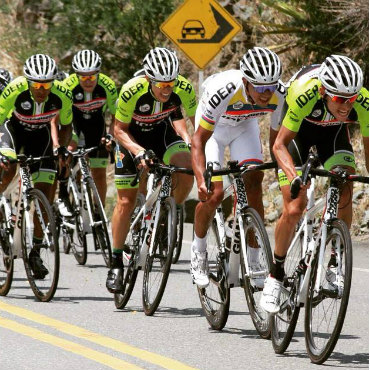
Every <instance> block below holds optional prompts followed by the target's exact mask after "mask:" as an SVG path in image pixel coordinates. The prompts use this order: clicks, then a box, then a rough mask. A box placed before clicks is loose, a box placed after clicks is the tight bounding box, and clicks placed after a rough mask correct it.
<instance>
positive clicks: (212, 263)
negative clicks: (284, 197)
mask: <svg viewBox="0 0 370 370" xmlns="http://www.w3.org/2000/svg"><path fill="white" fill-rule="evenodd" d="M270 168H276V163H275V162H273V163H265V164H261V165H249V166H246V165H243V166H239V165H238V163H237V161H230V162H228V167H227V168H226V169H220V170H213V167H212V162H209V163H208V164H207V169H206V171H205V173H204V178H205V181H206V185H207V189H210V186H211V178H212V176H220V175H228V174H233V175H234V176H233V179H232V183H231V185H229V186H228V187H227V188H226V189H225V191H224V199H226V198H227V197H230V196H232V195H233V194H234V196H235V203H234V204H235V206H234V207H235V209H234V218H233V228H232V230H233V235H232V239H231V246H230V247H228V246H227V245H226V233H225V220H224V216H223V212H222V207H221V205H220V206H219V207H218V208H217V209H216V213H215V216H214V219H213V221H212V225H211V228H210V231H209V233H208V239H207V250H208V261H209V280H210V283H209V285H208V287H207V288H199V287H198V293H199V298H200V302H201V305H202V309H203V312H204V314H205V316H206V319H207V321H208V323H209V325H210V326H211V328H212V329H215V330H222V329H223V327H224V326H225V325H226V322H227V319H228V315H229V306H230V288H234V287H239V286H240V287H243V289H244V293H245V297H246V300H247V304H248V308H249V312H250V315H251V318H252V321H253V324H254V326H255V328H256V330H257V332H258V333H259V335H260V336H261V337H262V338H269V336H270V318H269V316H268V315H267V314H266V313H265V312H264V311H263V310H262V308H260V307H259V301H260V299H259V298H260V297H259V296H260V295H261V294H262V288H263V286H262V284H260V286H258V283H257V280H256V279H260V280H261V279H262V281H264V278H265V277H266V276H267V275H268V274H269V272H270V267H271V264H272V253H271V247H270V242H269V238H268V235H267V232H266V229H265V225H264V223H263V221H262V219H261V217H260V215H259V214H258V213H257V211H256V210H255V209H253V208H251V207H250V206H249V205H248V201H247V195H246V191H245V186H244V182H243V179H242V175H243V174H244V173H246V172H249V171H255V170H266V169H270ZM237 232H239V233H240V242H236V233H237ZM255 251H258V252H255ZM252 252H253V253H254V256H255V257H254V258H255V259H257V261H258V265H259V266H260V267H259V270H258V271H252V269H251V266H250V265H251V257H252V256H251V255H252ZM256 256H257V258H256Z"/></svg>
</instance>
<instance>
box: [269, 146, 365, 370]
mask: <svg viewBox="0 0 370 370" xmlns="http://www.w3.org/2000/svg"><path fill="white" fill-rule="evenodd" d="M317 164H318V159H317V157H316V156H315V155H314V154H313V153H312V152H311V153H310V154H309V158H308V160H307V162H306V163H305V164H304V166H303V167H302V182H303V184H307V183H308V181H309V176H311V180H310V181H311V185H310V187H309V189H308V191H307V197H308V203H307V207H306V213H305V215H304V217H303V218H302V219H301V221H300V223H299V224H298V226H297V230H296V232H295V235H294V238H293V240H292V242H291V244H290V246H289V249H288V252H287V257H286V259H285V265H284V269H285V277H284V280H283V290H282V293H281V298H280V302H282V303H281V306H280V311H279V312H278V313H277V314H276V315H274V316H273V321H272V344H273V348H274V350H275V352H276V353H284V352H285V350H286V349H287V348H288V346H289V343H290V341H291V339H292V337H293V334H294V330H295V327H296V323H297V320H298V316H299V311H300V308H301V307H303V306H305V343H306V349H307V352H308V355H309V357H310V359H311V361H312V362H313V363H316V364H322V363H323V362H325V361H326V360H327V359H328V357H329V356H330V354H331V353H332V351H333V349H334V347H335V345H336V343H337V340H338V338H339V335H340V332H341V329H342V326H343V322H344V319H345V315H346V310H347V305H348V299H349V293H350V288H351V277H352V243H351V236H350V233H349V230H348V227H347V225H346V224H345V223H344V222H343V221H342V220H340V219H338V218H337V212H338V203H339V188H340V186H341V185H342V184H344V183H345V182H347V181H359V182H363V183H368V182H369V178H368V177H364V176H358V175H349V174H347V173H346V171H345V170H344V169H341V168H338V169H337V170H336V171H326V170H322V169H317V168H315V167H316V166H317ZM316 176H321V177H328V178H330V184H329V188H328V190H327V192H326V199H324V198H320V199H319V200H317V201H315V178H316ZM298 191H299V188H293V189H292V190H291V192H292V197H296V196H297V194H298ZM329 315H334V317H329ZM322 325H323V326H322ZM325 326H326V327H325Z"/></svg>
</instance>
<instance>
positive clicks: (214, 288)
mask: <svg viewBox="0 0 370 370" xmlns="http://www.w3.org/2000/svg"><path fill="white" fill-rule="evenodd" d="M207 250H208V264H209V285H208V287H207V288H199V287H198V294H199V299H200V303H201V305H202V309H203V312H204V315H205V316H206V319H207V321H208V323H209V325H210V327H211V328H212V329H214V330H222V329H223V328H224V326H225V325H226V322H227V319H228V317H229V307H230V288H229V286H228V282H227V276H226V264H227V255H226V252H225V253H224V254H222V253H221V242H220V238H219V235H218V231H217V224H216V220H215V219H213V221H212V225H211V227H210V229H209V231H208V237H207Z"/></svg>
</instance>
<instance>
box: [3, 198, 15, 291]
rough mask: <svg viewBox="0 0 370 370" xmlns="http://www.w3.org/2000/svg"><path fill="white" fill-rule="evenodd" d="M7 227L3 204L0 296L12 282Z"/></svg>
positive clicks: (10, 250) (11, 259) (10, 251)
mask: <svg viewBox="0 0 370 370" xmlns="http://www.w3.org/2000/svg"><path fill="white" fill-rule="evenodd" d="M9 233H10V230H9V227H8V223H7V221H6V212H5V209H4V206H3V205H2V206H1V207H0V296H6V295H7V294H8V293H9V290H10V288H11V286H12V282H13V271H14V258H13V252H12V246H11V244H10V241H9Z"/></svg>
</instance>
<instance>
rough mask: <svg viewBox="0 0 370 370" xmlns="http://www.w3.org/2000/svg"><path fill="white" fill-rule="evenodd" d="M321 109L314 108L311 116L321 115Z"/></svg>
mask: <svg viewBox="0 0 370 370" xmlns="http://www.w3.org/2000/svg"><path fill="white" fill-rule="evenodd" d="M321 113H322V112H321V109H315V110H314V111H313V112H312V114H311V115H312V117H320V116H321Z"/></svg>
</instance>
